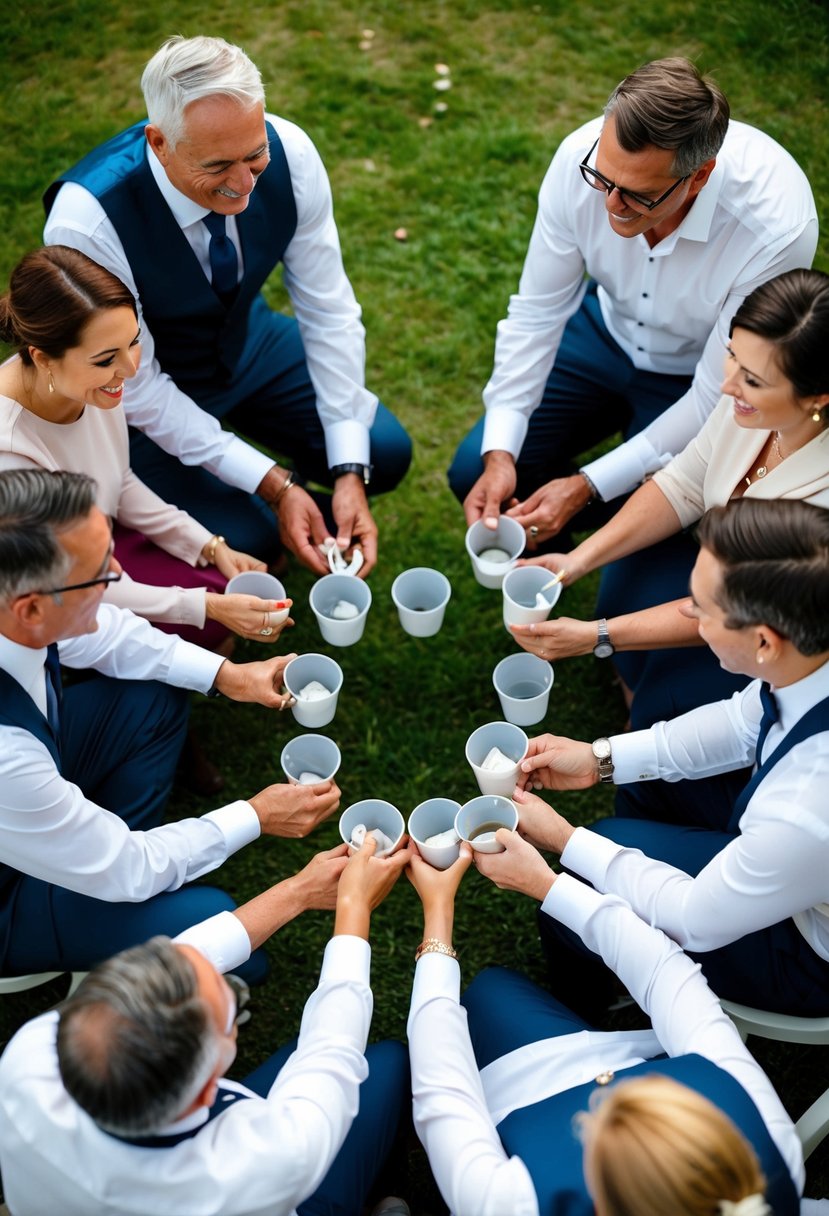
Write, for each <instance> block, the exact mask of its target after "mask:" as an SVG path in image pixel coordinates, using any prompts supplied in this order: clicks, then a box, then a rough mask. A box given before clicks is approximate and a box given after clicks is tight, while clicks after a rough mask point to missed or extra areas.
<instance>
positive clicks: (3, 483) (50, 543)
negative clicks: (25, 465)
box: [0, 469, 95, 604]
mask: <svg viewBox="0 0 829 1216" xmlns="http://www.w3.org/2000/svg"><path fill="white" fill-rule="evenodd" d="M94 502H95V482H94V481H93V480H92V478H91V477H87V476H86V474H85V473H49V472H47V471H46V469H8V470H5V471H3V472H0V604H5V603H8V602H9V601H10V600H13V599H14V598H15V597H16V596H18V595H25V594H26V593H27V592H29V591H36V590H38V589H40V588H42V587H53V586H57V585H59V584H60V583H62V582H63V580H64V578H65V576H66V574H67V572H68V570H69V567H70V565H71V564H72V563H71V559H70V557H69V555H68V553H66V551H65V550H64V549H63V548H62V546H61V544H60V541H59V535H60V532H61V530H62V529H63V528H68V527H71V526H72V524H75V523H77V522H78V521H79V520H81V519H84V518H85V517H86V516H87V515H88V514H89V512H90V510H91V509H92V506H93V504H94Z"/></svg>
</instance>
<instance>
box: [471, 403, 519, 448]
mask: <svg viewBox="0 0 829 1216" xmlns="http://www.w3.org/2000/svg"><path fill="white" fill-rule="evenodd" d="M527 426H528V420H527V419H526V418H525V417H524V415H523V414H522V413H521V412H520V411H519V410H511V409H505V408H504V407H503V406H501V407H490V408H489V409H487V412H486V414H485V416H484V438H483V443H482V444H481V455H482V456H483V455H484V454H485V453H486V452H509V453H510V455H511V456H513V457H514V458H515V459H516V460H517V459H518V454H519V452H520V451H521V448H522V447H523V446H524V440H525V439H526V438H527Z"/></svg>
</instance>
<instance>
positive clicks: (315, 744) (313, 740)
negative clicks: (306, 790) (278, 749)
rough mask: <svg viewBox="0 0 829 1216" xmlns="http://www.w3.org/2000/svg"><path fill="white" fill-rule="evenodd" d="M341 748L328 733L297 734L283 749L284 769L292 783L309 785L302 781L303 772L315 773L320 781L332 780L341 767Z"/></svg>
mask: <svg viewBox="0 0 829 1216" xmlns="http://www.w3.org/2000/svg"><path fill="white" fill-rule="evenodd" d="M341 759H342V757H341V756H340V749H339V748H338V747H337V745H336V743H335V742H334V740H333V739H329V738H328V736H327V735H297V737H296V738H295V739H290V740H289V741H288V742H287V743H286V744H285V746H284V747H283V749H282V755H281V756H280V763H281V765H282V771H283V773H284V774H285V776H286V777H287V778H288V781H289V782H290V783H291V785H307V784H310V782H302V781H300V779H299V778H300V775H301V774H302V773H314V774H315V775H316V776H317V777H318V778H319V780H320V781H330V780H331V778H332V777H333V776H334V775H335V773H336V772H337V770H338V769H339V767H340V761H341Z"/></svg>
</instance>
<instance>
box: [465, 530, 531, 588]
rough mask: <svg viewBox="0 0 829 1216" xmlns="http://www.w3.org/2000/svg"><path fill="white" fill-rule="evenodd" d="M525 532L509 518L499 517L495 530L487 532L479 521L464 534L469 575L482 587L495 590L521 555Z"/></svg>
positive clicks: (525, 538) (525, 539)
mask: <svg viewBox="0 0 829 1216" xmlns="http://www.w3.org/2000/svg"><path fill="white" fill-rule="evenodd" d="M526 542H527V537H526V535H525V533H524V529H523V528H522V527H521V525H520V524H519V523H518V522H517V520H514V519H512V517H511V516H509V515H500V516H499V517H498V527H497V528H495V529H492V528H488V527H487V526H486V524H485V523H484V521H483V520H482V519H479V520H478V521H477V522H476V523H474V524H472V526H471V527H470V528H469V529H468V530H467V533H466V551H467V553H468V554H469V557H470V559H471V561H472V571H473V573H474V575H475V578H476V579H477V580H478V582H479V583H480V584H481V586H482V587H492V588H498V587H500V586H501V584H502V582H503V581H504V575H505V574H506V573H507V571H508V570H511V569H512V567H513V566H514V565H515V563H516V562H517V561H518V559H519V557H520V556H521V554H522V553H523V552H524V546H525V544H526Z"/></svg>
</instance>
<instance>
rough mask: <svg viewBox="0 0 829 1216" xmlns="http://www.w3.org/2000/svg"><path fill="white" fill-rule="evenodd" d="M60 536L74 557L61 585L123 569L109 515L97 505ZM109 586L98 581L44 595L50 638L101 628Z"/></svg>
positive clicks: (52, 639)
mask: <svg viewBox="0 0 829 1216" xmlns="http://www.w3.org/2000/svg"><path fill="white" fill-rule="evenodd" d="M58 539H59V541H60V544H61V547H62V548H63V549H65V551H66V552H67V553H68V554H69V556H70V558H71V559H72V564H71V566H70V567H69V570H68V572H67V574H66V577H65V578H64V579H63V580H62V581H61V586H66V587H70V586H73V585H74V584H75V583H85V582H88V581H89V580H91V579H97V578H100V577H101V576H102V575H104V574H108V573H109V572H110V571H113V572H117V571H120V569H121V566H120V565H119V563H118V561H117V560H116V559H115V557H114V556H113V553H112V529H111V527H110V524H109V519H108V518H107V517H106V515H104V513H103V512H102V511H100V510H99V509H98V508H97V507H93V508H92V510H91V511H90V512H89V514H88V515H87V516H86V518H85V519H81V520H79V521H78V522H77V523H76V524H73V525H72V526H71V527H70V528H66V529H64V530H63V531H62V532H61V533H59V537H58ZM105 590H106V585H105V584H104V583H96V584H95V586H93V587H82V588H78V589H77V590H74V591H61V592H60V594H59V595H40V596H39V597H38V598H39V600H40V602H41V611H42V613H43V620H44V624H45V631H46V634H48V641H49V642H52V641H55V642H57V641H60V640H61V639H62V638H76V637H81V636H82V635H83V634H86V633H94V632H95V630H96V629H97V628H98V621H97V614H98V606H99V605H100V603H101V599H102V598H103V594H104V592H105Z"/></svg>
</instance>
